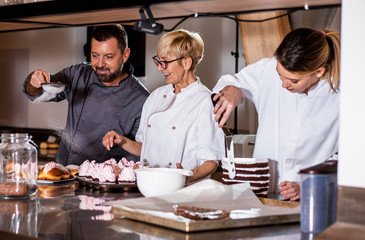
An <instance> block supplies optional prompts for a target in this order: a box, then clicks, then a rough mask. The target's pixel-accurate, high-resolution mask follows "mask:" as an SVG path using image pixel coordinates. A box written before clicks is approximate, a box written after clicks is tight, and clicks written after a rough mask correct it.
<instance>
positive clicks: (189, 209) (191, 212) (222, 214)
mask: <svg viewBox="0 0 365 240" xmlns="http://www.w3.org/2000/svg"><path fill="white" fill-rule="evenodd" d="M173 208H174V213H175V215H178V216H183V217H186V218H189V219H193V220H216V219H223V218H227V217H229V212H227V211H224V210H220V209H209V208H201V207H195V206H179V205H173Z"/></svg>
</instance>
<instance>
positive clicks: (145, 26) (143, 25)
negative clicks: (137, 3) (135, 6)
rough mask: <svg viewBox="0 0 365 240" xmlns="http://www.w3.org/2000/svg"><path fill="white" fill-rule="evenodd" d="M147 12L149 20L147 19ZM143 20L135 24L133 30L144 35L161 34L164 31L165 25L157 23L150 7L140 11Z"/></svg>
mask: <svg viewBox="0 0 365 240" xmlns="http://www.w3.org/2000/svg"><path fill="white" fill-rule="evenodd" d="M145 11H146V12H147V15H148V17H149V19H147V18H146V15H145ZM139 15H141V18H142V19H141V20H139V21H137V22H135V23H134V26H133V29H134V30H136V31H139V32H143V33H151V34H156V35H158V34H160V33H161V32H162V31H163V25H162V24H160V23H157V22H155V19H154V18H153V15H152V12H151V10H150V8H149V7H146V8H141V9H139Z"/></svg>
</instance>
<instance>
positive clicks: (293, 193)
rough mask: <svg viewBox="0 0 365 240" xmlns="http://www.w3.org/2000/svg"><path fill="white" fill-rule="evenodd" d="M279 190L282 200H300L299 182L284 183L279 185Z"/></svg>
mask: <svg viewBox="0 0 365 240" xmlns="http://www.w3.org/2000/svg"><path fill="white" fill-rule="evenodd" d="M279 187H280V188H281V192H280V194H281V195H282V196H283V198H284V199H288V198H289V199H290V201H296V200H298V199H300V182H289V181H284V182H281V183H280V184H279Z"/></svg>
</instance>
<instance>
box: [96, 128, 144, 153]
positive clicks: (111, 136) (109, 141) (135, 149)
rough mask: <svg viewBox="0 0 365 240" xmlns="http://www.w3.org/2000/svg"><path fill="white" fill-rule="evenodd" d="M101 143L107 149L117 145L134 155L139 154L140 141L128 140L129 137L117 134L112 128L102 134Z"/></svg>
mask: <svg viewBox="0 0 365 240" xmlns="http://www.w3.org/2000/svg"><path fill="white" fill-rule="evenodd" d="M102 143H103V145H104V147H106V149H108V150H110V149H111V148H112V147H113V146H115V145H118V146H119V147H121V148H123V149H124V150H126V151H127V152H129V153H131V154H133V155H135V156H138V157H139V156H141V149H142V143H141V142H136V141H133V140H130V139H129V138H127V137H124V136H123V135H121V134H118V133H117V132H116V131H114V130H111V131H109V132H107V133H106V134H105V135H104V137H103V141H102Z"/></svg>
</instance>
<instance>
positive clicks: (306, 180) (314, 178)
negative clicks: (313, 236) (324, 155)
mask: <svg viewBox="0 0 365 240" xmlns="http://www.w3.org/2000/svg"><path fill="white" fill-rule="evenodd" d="M299 174H300V175H301V197H300V229H301V230H302V231H303V232H306V233H319V232H321V231H323V230H324V229H325V228H327V227H328V226H330V225H331V224H333V223H334V222H335V221H336V199H337V161H332V160H331V161H325V162H323V163H321V164H318V165H315V166H313V167H310V168H306V169H302V170H301V171H300V172H299Z"/></svg>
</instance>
